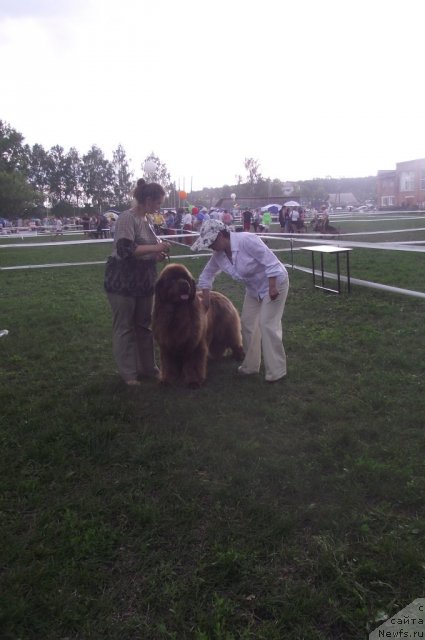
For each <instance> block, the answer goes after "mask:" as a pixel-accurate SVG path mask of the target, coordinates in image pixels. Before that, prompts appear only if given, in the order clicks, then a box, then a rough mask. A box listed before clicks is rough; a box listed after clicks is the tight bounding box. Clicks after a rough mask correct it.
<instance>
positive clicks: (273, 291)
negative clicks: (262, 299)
mask: <svg viewBox="0 0 425 640" xmlns="http://www.w3.org/2000/svg"><path fill="white" fill-rule="evenodd" d="M278 295H279V289H278V288H277V287H276V285H270V286H269V296H270V300H276V298H277V297H278Z"/></svg>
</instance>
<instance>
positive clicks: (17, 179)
mask: <svg viewBox="0 0 425 640" xmlns="http://www.w3.org/2000/svg"><path fill="white" fill-rule="evenodd" d="M149 160H153V162H154V166H156V169H155V171H153V172H152V170H151V169H150V171H149V175H148V176H147V175H146V174H145V171H144V165H145V163H147V162H148V161H149ZM150 164H152V163H150ZM244 169H245V172H246V173H245V176H244V177H243V176H242V175H237V176H235V183H234V184H233V185H223V186H221V187H216V188H208V189H207V188H205V189H202V190H200V191H194V192H192V193H191V194H190V195H189V200H190V202H191V204H196V205H197V206H206V207H210V206H213V205H214V204H215V203H216V202H217V201H218V200H219V199H220V198H224V197H229V196H230V195H231V194H232V193H236V194H237V197H244V196H258V197H267V198H270V202H272V201H273V197H274V196H282V195H284V194H285V188H287V186H288V183H286V182H284V181H282V180H279V179H271V178H265V177H264V176H263V175H262V173H261V171H260V163H259V161H258V160H256V159H255V158H245V160H244ZM140 172H141V174H142V175H145V177H146V178H148V179H149V181H151V182H159V183H160V184H162V186H163V187H164V189H165V191H166V192H167V194H168V195H167V199H166V202H165V205H166V206H173V205H175V203H176V202H179V198H178V195H176V185H175V183H173V181H172V179H171V176H170V173H169V171H168V169H167V166H166V164H165V163H164V162H162V161H161V160H160V159H159V158H158V156H156V155H155V154H154V153H151V154H150V155H148V156H147V157H146V158H145V160H144V161H143V163H142V165H141V168H140ZM133 185H134V174H133V171H132V170H131V168H130V161H129V159H128V158H127V154H126V151H125V149H124V148H123V146H122V145H118V147H117V148H116V149H115V151H113V154H112V160H111V161H110V160H108V159H107V158H106V157H105V155H104V153H103V151H102V149H100V148H99V147H98V146H96V145H92V147H91V148H90V149H89V150H88V151H87V153H85V154H83V155H80V153H79V152H78V151H77V149H75V148H74V147H71V148H70V149H69V150H68V151H65V149H64V148H63V147H61V146H60V145H54V146H53V147H51V148H50V149H44V147H43V146H42V145H41V144H38V143H37V144H34V145H33V146H30V145H28V144H26V143H25V139H24V136H23V135H22V134H21V133H20V132H18V131H16V130H15V129H14V128H13V127H12V126H11V125H10V124H8V123H6V122H3V121H2V120H0V217H5V218H17V217H30V216H33V217H41V216H42V215H46V207H47V208H48V209H49V213H51V214H52V215H60V216H61V215H70V216H71V215H78V213H79V212H80V211H82V210H84V211H87V210H89V211H90V210H92V211H94V212H96V213H100V212H101V211H105V210H106V209H107V208H114V209H116V210H118V211H123V210H124V209H126V208H127V207H128V206H129V205H130V202H131V191H132V188H133ZM291 186H292V187H293V192H292V196H293V197H297V199H301V200H302V201H303V202H304V203H308V204H312V205H315V204H316V203H319V202H325V201H326V200H327V199H328V197H329V194H330V193H346V192H351V193H353V194H354V195H355V196H356V198H357V199H358V200H359V201H360V202H364V201H365V200H368V199H374V197H375V193H376V177H375V176H369V177H366V178H331V177H328V178H315V179H312V180H304V181H297V182H292V183H291ZM292 196H291V197H292Z"/></svg>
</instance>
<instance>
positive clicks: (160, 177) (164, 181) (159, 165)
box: [141, 152, 173, 191]
mask: <svg viewBox="0 0 425 640" xmlns="http://www.w3.org/2000/svg"><path fill="white" fill-rule="evenodd" d="M147 162H153V163H155V164H156V169H155V170H154V171H149V172H148V173H147V172H146V171H145V165H146V163H147ZM141 166H142V171H143V177H144V178H145V180H146V181H147V182H157V183H158V184H160V185H162V186H163V187H164V189H165V191H171V189H172V188H173V185H172V182H171V176H170V173H169V171H168V169H167V165H166V164H165V162H161V160H160V159H159V158H158V156H156V155H155V154H154V153H153V152H152V153H151V154H150V155H149V156H147V158H145V160H144V162H142V165H141Z"/></svg>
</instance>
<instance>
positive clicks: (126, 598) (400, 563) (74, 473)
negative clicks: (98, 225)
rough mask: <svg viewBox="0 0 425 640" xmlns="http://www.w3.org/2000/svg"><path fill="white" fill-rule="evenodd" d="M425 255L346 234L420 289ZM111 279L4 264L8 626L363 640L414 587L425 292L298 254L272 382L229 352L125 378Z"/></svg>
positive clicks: (364, 264) (385, 269) (15, 260)
mask: <svg viewBox="0 0 425 640" xmlns="http://www.w3.org/2000/svg"><path fill="white" fill-rule="evenodd" d="M424 226H425V225H424ZM109 250H110V245H105V244H103V245H100V244H99V245H77V246H76V247H59V248H55V247H51V248H50V247H49V248H46V249H44V248H41V247H40V248H35V249H29V248H28V249H16V250H15V249H7V250H6V249H5V250H0V251H1V253H0V259H1V260H2V266H5V265H6V264H9V265H12V264H24V263H25V264H42V263H45V262H72V261H74V262H77V261H83V260H87V261H94V260H102V259H103V258H104V257H105V256H106V255H108V253H109ZM304 254H305V256H306V258H307V263H306V264H308V255H307V252H297V253H296V260H297V261H300V263H301V262H302V260H304V257H302V256H303V255H304ZM280 255H281V256H285V258H284V260H286V254H280ZM424 259H425V258H424V257H423V255H422V254H404V253H399V252H372V251H370V250H355V251H353V252H352V275H353V277H361V278H366V277H367V278H368V279H372V280H375V281H378V282H386V283H388V284H393V285H395V286H406V287H407V288H411V289H418V290H421V291H424V285H423V281H424ZM288 261H289V256H288ZM204 262H205V258H201V259H199V260H186V262H185V264H187V266H188V267H189V268H190V269H191V270H192V272H193V273H194V274H195V275H196V274H198V273H199V271H200V269H201V268H202V265H203V264H204ZM396 266H397V268H396ZM102 278H103V267H102V266H101V265H100V266H96V265H95V266H84V267H82V266H81V267H80V266H74V267H62V268H51V269H40V270H38V269H34V270H23V271H3V272H1V273H0V279H1V293H0V296H1V303H2V304H1V311H0V328H8V329H9V331H10V334H9V336H7V337H4V338H1V339H0V357H1V362H2V367H1V370H0V380H1V390H0V397H1V406H2V412H1V418H0V437H1V457H2V460H1V467H0V469H1V476H0V491H1V509H0V527H1V540H2V544H1V548H0V554H1V567H2V570H1V574H0V592H1V594H2V595H1V599H0V637H1V638H5V639H10V640H18V639H21V640H34V639H36V640H38V639H40V640H65V639H68V640H88V639H90V640H103V639H108V640H162V639H164V640H165V639H169V638H171V639H175V640H186V639H188V640H189V639H193V640H239V639H240V640H248V639H249V640H251V639H260V640H282V639H283V638H284V639H285V640H286V639H288V640H302V639H306V640H307V639H308V640H358V639H363V638H367V634H368V631H370V630H371V629H373V628H375V627H376V626H377V625H378V620H379V619H382V618H383V616H384V615H391V614H393V613H395V612H396V611H397V610H399V609H401V608H402V607H404V606H406V605H407V604H408V603H409V602H411V601H412V600H413V599H415V598H418V597H423V595H424V593H423V589H424V577H425V558H424V534H425V516H424V498H425V474H424V457H423V450H424V444H425V443H424V440H425V434H424V429H423V426H424V415H425V397H424V393H423V389H424V382H425V365H424V360H423V355H422V354H423V351H424V347H425V338H424V323H423V318H424V311H425V303H424V301H421V300H418V299H414V298H410V297H406V296H396V295H391V294H388V293H384V292H380V291H373V290H370V289H367V288H360V287H353V291H352V294H351V295H350V296H348V295H342V296H333V295H328V294H324V293H323V292H320V291H316V290H314V289H313V287H312V283H311V276H310V275H309V274H305V273H301V272H297V271H293V272H290V281H291V289H290V293H289V296H288V301H287V307H286V310H285V315H284V344H285V348H286V351H287V355H288V376H287V378H286V379H285V380H284V381H283V382H282V383H279V384H277V385H268V384H266V383H265V382H264V380H263V377H262V376H252V377H249V378H248V379H240V377H238V376H237V375H235V368H236V365H235V363H233V362H232V361H231V360H226V359H225V360H223V361H220V362H216V363H212V364H211V365H210V368H209V377H208V380H207V383H206V385H205V387H204V388H203V389H202V390H199V391H192V390H187V389H185V388H181V387H176V388H168V389H163V388H161V387H160V386H159V385H158V384H157V383H155V382H153V381H146V382H145V383H144V386H143V387H142V388H141V389H129V388H127V387H125V386H124V384H123V383H122V382H120V380H119V378H118V375H117V373H116V370H115V365H114V362H113V359H112V355H111V329H110V312H109V308H108V305H107V302H106V299H105V296H104V294H103V291H102ZM216 287H217V289H219V290H220V291H222V292H224V293H226V294H227V295H229V297H231V299H232V300H233V301H234V302H235V304H236V306H237V307H238V308H239V309H240V308H241V304H242V299H243V290H242V288H241V287H240V286H239V285H237V284H236V283H234V282H232V281H230V279H228V278H227V277H222V276H220V278H219V279H218V280H217V281H216Z"/></svg>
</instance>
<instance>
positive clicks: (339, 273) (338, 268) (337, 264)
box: [336, 253, 341, 293]
mask: <svg viewBox="0 0 425 640" xmlns="http://www.w3.org/2000/svg"><path fill="white" fill-rule="evenodd" d="M336 277H337V279H338V293H341V271H340V264H339V253H337V254H336Z"/></svg>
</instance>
